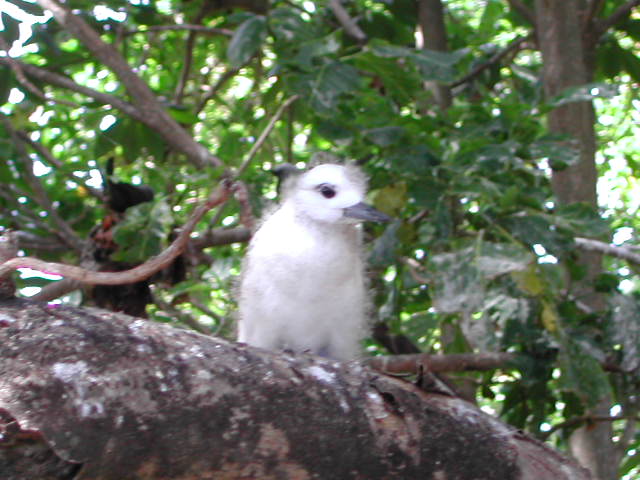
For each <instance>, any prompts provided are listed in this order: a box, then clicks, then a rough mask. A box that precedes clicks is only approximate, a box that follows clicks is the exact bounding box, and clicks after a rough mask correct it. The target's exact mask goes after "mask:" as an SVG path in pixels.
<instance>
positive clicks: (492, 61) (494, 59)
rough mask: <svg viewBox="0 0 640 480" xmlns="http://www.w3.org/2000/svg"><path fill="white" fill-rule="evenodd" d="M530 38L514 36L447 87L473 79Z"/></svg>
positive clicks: (528, 36)
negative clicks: (510, 40) (506, 44)
mask: <svg viewBox="0 0 640 480" xmlns="http://www.w3.org/2000/svg"><path fill="white" fill-rule="evenodd" d="M530 38H531V35H527V36H526V37H518V38H516V39H515V40H513V41H512V42H511V43H510V44H509V45H508V46H507V47H506V48H504V49H502V50H500V51H499V52H498V53H496V54H494V55H493V56H492V57H491V58H490V59H489V60H487V61H486V62H485V63H482V64H480V65H478V66H477V67H475V68H474V69H473V70H471V71H470V72H469V73H468V74H466V75H465V76H464V77H462V78H461V79H459V80H456V81H455V82H453V83H450V84H449V85H448V87H449V88H454V87H458V86H460V85H463V84H465V83H467V82H468V81H470V80H473V79H474V78H475V77H477V76H478V75H479V74H480V73H482V72H483V71H484V70H486V69H487V68H489V67H491V66H492V65H495V64H496V63H498V62H499V61H500V60H502V59H503V58H504V57H506V56H507V55H509V54H510V53H512V52H515V51H517V50H519V49H520V47H521V45H522V44H523V43H524V42H526V41H527V40H529V39H530Z"/></svg>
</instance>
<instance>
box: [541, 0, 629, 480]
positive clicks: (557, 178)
mask: <svg viewBox="0 0 640 480" xmlns="http://www.w3.org/2000/svg"><path fill="white" fill-rule="evenodd" d="M535 7H536V33H537V38H538V43H539V47H540V50H541V52H542V57H543V61H544V68H543V75H544V88H545V93H546V95H547V97H548V98H551V97H553V96H554V95H558V94H559V93H561V92H562V91H564V90H565V89H567V88H569V87H575V86H579V85H584V84H586V83H588V82H590V81H591V79H592V78H593V72H591V71H589V69H588V66H587V65H588V63H589V64H590V65H591V62H587V61H586V59H587V54H588V53H590V52H587V51H586V50H585V45H584V44H583V39H584V38H585V35H584V34H583V33H584V32H583V31H582V21H581V19H582V17H583V13H584V10H585V7H586V5H585V2H584V0H536V2H535ZM548 121H549V129H550V131H551V132H553V133H558V134H563V135H567V136H569V137H570V138H571V139H573V140H574V141H575V144H576V146H577V148H579V150H580V159H579V161H578V162H577V164H575V165H572V166H569V167H568V168H566V169H564V170H562V171H554V172H553V178H552V185H553V190H554V193H555V195H556V197H557V199H558V201H559V202H560V204H570V203H574V202H586V203H588V204H589V205H591V206H593V207H594V208H597V196H596V184H597V171H596V163H595V153H596V136H595V127H594V125H595V112H594V108H593V103H592V102H574V103H570V104H567V105H563V106H560V107H558V108H556V109H554V110H553V111H551V112H550V113H549V117H548ZM578 261H579V263H580V264H581V265H583V266H584V267H585V271H586V274H585V278H584V279H583V280H582V281H581V282H580V284H579V286H578V288H577V289H576V291H575V292H574V293H575V294H576V296H577V297H578V298H579V299H580V300H581V301H583V302H584V303H585V304H587V305H588V306H589V307H590V308H592V309H593V310H594V311H600V310H602V308H603V307H604V305H603V300H602V297H601V296H600V295H597V294H596V293H595V291H594V289H593V280H594V279H595V277H596V276H597V275H599V274H600V273H601V269H602V255H601V254H599V253H597V252H582V253H580V254H579V256H578ZM610 404H611V401H610V399H608V398H605V399H602V401H601V402H600V404H599V405H598V406H597V407H596V408H595V409H594V410H593V412H592V413H593V414H594V415H608V412H609V407H610ZM611 437H612V430H611V424H610V422H598V423H596V424H595V425H593V426H591V425H590V426H586V427H582V428H579V429H578V430H577V431H576V432H575V433H574V434H573V436H572V438H571V441H570V444H571V450H572V453H573V455H574V456H575V457H576V458H577V459H578V460H579V461H580V462H581V463H582V464H583V465H585V466H587V467H588V468H589V469H590V470H591V471H592V472H593V473H594V475H595V476H596V477H597V478H598V479H600V480H615V479H616V478H617V466H616V465H615V463H614V462H613V460H612V459H613V458H615V456H614V445H613V443H612V441H611Z"/></svg>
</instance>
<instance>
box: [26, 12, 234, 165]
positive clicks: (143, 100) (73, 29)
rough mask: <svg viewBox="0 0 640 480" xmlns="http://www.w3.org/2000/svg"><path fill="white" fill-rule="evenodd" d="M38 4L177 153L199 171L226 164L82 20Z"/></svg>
mask: <svg viewBox="0 0 640 480" xmlns="http://www.w3.org/2000/svg"><path fill="white" fill-rule="evenodd" d="M37 2H38V4H39V5H40V6H41V7H42V8H45V9H47V10H49V11H51V13H52V14H53V16H54V17H55V19H56V20H57V21H58V23H60V24H61V25H62V26H63V27H64V28H65V29H67V30H68V31H69V32H70V33H71V34H72V35H74V36H75V37H76V38H78V39H79V40H80V41H81V43H82V44H83V45H84V46H85V47H86V48H87V49H88V50H89V51H91V53H92V54H93V55H94V56H95V57H96V59H98V60H99V61H100V62H102V63H103V64H104V65H105V66H107V67H108V68H110V69H111V71H113V72H114V73H115V74H116V76H117V77H118V78H119V79H120V81H121V82H122V83H123V85H124V87H125V88H126V89H127V92H129V95H130V97H131V99H132V101H133V104H134V105H135V108H136V109H137V110H138V111H139V112H140V115H141V116H142V117H144V118H145V119H146V120H145V124H146V125H148V126H149V127H151V128H153V129H154V130H156V131H157V132H158V133H160V135H162V137H163V138H164V139H165V141H166V142H167V143H168V144H169V145H170V146H171V147H173V148H174V149H175V150H177V151H179V152H182V153H184V154H185V155H186V156H187V158H188V159H189V160H190V161H191V162H192V163H193V164H194V165H196V166H197V167H200V168H203V167H206V166H223V162H222V161H221V160H220V159H219V158H218V157H216V156H215V155H212V154H211V153H210V152H209V151H208V150H207V149H206V148H205V147H204V146H203V145H200V144H199V143H198V142H196V141H195V140H194V139H193V138H192V137H191V135H189V133H188V132H187V131H186V130H184V129H183V128H182V127H181V126H180V125H179V124H178V123H177V122H176V121H175V120H174V119H173V118H172V117H171V115H169V114H168V113H167V112H166V111H165V110H164V108H163V107H162V105H161V104H160V102H159V101H158V99H157V98H156V96H155V95H154V94H153V92H152V91H151V89H150V88H149V86H148V85H147V84H146V83H145V82H144V81H143V80H142V79H141V78H140V77H139V76H138V75H137V74H136V73H135V72H134V71H133V69H132V68H131V67H130V66H129V64H128V63H127V62H126V60H125V59H124V57H122V55H121V54H120V52H118V50H117V49H116V48H115V47H114V46H113V45H110V44H108V43H106V42H104V41H103V40H102V38H100V35H98V33H96V32H95V31H94V30H93V29H92V28H91V27H90V26H89V25H88V24H87V23H86V22H85V21H84V20H82V18H81V17H79V16H77V15H74V14H73V13H71V12H70V11H69V10H68V9H67V8H66V7H64V6H63V5H61V4H60V3H58V2H57V1H56V0H37Z"/></svg>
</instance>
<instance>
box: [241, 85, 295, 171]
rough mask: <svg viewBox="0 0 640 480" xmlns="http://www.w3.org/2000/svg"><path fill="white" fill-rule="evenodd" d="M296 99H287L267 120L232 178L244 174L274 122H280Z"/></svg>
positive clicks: (292, 97) (293, 97)
mask: <svg viewBox="0 0 640 480" xmlns="http://www.w3.org/2000/svg"><path fill="white" fill-rule="evenodd" d="M298 98H300V96H299V95H293V96H291V97H289V98H288V99H287V100H286V101H285V102H284V103H283V104H282V105H280V108H278V110H277V111H276V113H275V114H274V115H273V117H271V119H270V120H269V123H268V124H267V126H266V127H265V129H264V130H263V131H262V133H261V134H260V136H259V137H258V140H256V143H254V144H253V146H252V147H251V150H249V153H248V154H247V157H246V158H245V159H244V161H243V162H242V165H240V167H239V168H238V170H237V171H236V173H235V175H234V178H239V177H240V175H242V174H243V173H244V171H245V170H246V168H247V167H248V166H249V164H250V163H251V161H252V160H253V157H255V156H256V153H258V150H259V149H260V147H261V146H262V144H263V143H264V142H265V140H266V139H267V137H268V136H269V134H270V133H271V130H273V127H275V125H276V122H277V121H278V120H280V117H281V116H282V114H283V113H284V111H285V110H286V109H287V108H288V107H289V105H291V104H292V103H293V102H295V101H296V100H298Z"/></svg>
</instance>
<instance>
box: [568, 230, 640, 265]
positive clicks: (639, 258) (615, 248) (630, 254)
mask: <svg viewBox="0 0 640 480" xmlns="http://www.w3.org/2000/svg"><path fill="white" fill-rule="evenodd" d="M575 242H576V245H577V246H578V247H580V248H581V249H583V250H588V251H591V252H600V253H604V254H605V255H609V256H611V257H616V258H621V259H622V260H626V261H627V262H630V263H633V264H635V265H640V253H636V252H634V251H633V250H631V249H630V248H629V247H624V246H620V245H611V244H608V243H605V242H600V241H598V240H592V239H590V238H580V237H578V238H576V239H575Z"/></svg>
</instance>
